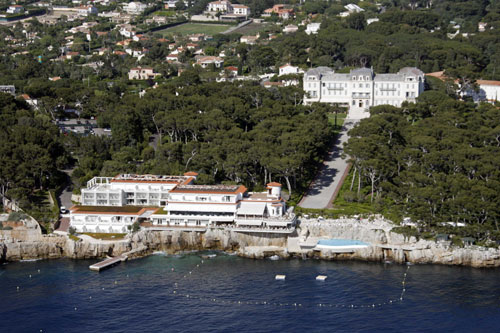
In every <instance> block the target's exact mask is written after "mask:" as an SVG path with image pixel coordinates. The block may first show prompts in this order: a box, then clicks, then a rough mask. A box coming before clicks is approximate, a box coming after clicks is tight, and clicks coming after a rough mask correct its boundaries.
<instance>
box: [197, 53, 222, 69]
mask: <svg viewBox="0 0 500 333" xmlns="http://www.w3.org/2000/svg"><path fill="white" fill-rule="evenodd" d="M196 64H197V65H200V66H201V67H202V68H207V67H208V66H210V65H211V64H213V65H214V66H215V67H216V68H221V67H222V66H223V65H224V59H222V58H219V57H213V56H205V57H200V58H199V59H198V60H196Z"/></svg>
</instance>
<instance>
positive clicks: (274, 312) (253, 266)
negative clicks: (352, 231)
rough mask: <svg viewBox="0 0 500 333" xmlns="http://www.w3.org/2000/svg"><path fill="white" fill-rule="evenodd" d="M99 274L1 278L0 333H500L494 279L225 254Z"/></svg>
mask: <svg viewBox="0 0 500 333" xmlns="http://www.w3.org/2000/svg"><path fill="white" fill-rule="evenodd" d="M202 261H203V263H202ZM92 263H95V261H82V260H80V261H76V260H69V259H64V260H53V261H36V262H24V263H9V264H7V265H3V266H0V292H1V294H0V296H1V297H0V332H40V330H43V332H138V331H142V332H334V331H336V332H339V331H346V332H352V331H367V332H373V331H397V332H421V331H440V332H449V331H471V332H498V331H500V283H499V282H500V270H499V269H473V268H464V267H445V266H431V265H425V266H418V265H415V266H411V267H410V269H409V270H407V266H404V265H389V264H386V265H384V264H376V263H362V262H327V261H316V260H305V261H303V260H289V261H281V260H280V261H271V260H250V259H242V258H238V257H235V256H228V255H224V254H218V255H217V257H215V258H212V259H203V258H202V257H201V256H200V254H186V255H181V256H164V255H155V256H150V257H148V258H144V259H139V260H132V261H129V262H126V263H122V264H120V265H118V266H116V267H113V268H111V269H109V270H106V271H103V272H101V273H96V272H92V271H90V270H89V269H88V266H89V265H90V264H92ZM172 269H173V270H172ZM405 273H407V276H406V281H405V283H404V284H403V283H402V281H403V279H404V274H405ZM276 274H285V275H286V280H285V281H276V280H275V275H276ZM320 274H322V275H327V276H328V278H327V280H326V281H323V282H320V281H316V280H315V277H316V276H317V275H320ZM30 275H31V277H30ZM17 287H19V290H17ZM403 288H405V289H406V290H405V293H404V298H403V301H400V295H401V293H402V290H403ZM174 291H175V293H174Z"/></svg>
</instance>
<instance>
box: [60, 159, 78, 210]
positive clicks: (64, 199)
mask: <svg viewBox="0 0 500 333" xmlns="http://www.w3.org/2000/svg"><path fill="white" fill-rule="evenodd" d="M73 170H74V169H68V170H62V171H63V172H64V173H65V174H66V175H67V178H66V184H65V187H64V190H63V191H62V192H61V194H60V195H59V198H58V199H59V206H64V207H66V209H70V208H71V206H73V203H72V202H71V195H72V194H73V191H72V186H71V185H72V184H71V174H72V173H73Z"/></svg>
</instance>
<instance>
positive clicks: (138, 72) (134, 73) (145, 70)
mask: <svg viewBox="0 0 500 333" xmlns="http://www.w3.org/2000/svg"><path fill="white" fill-rule="evenodd" d="M160 75H161V74H160V73H155V72H154V71H153V68H150V67H136V68H131V69H130V71H129V72H128V79H129V80H148V79H154V78H156V77H157V76H160Z"/></svg>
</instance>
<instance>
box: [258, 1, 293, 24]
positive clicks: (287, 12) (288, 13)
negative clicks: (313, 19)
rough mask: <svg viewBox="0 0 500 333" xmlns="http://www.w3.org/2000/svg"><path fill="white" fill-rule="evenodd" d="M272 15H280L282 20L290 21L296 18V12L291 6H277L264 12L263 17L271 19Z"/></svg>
mask: <svg viewBox="0 0 500 333" xmlns="http://www.w3.org/2000/svg"><path fill="white" fill-rule="evenodd" d="M272 14H276V15H278V17H279V18H280V19H283V20H288V19H289V18H292V17H293V16H294V11H293V8H292V7H291V6H289V5H284V4H277V5H274V6H273V7H272V8H268V9H266V10H264V14H262V16H265V17H269V16H271V15H272Z"/></svg>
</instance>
